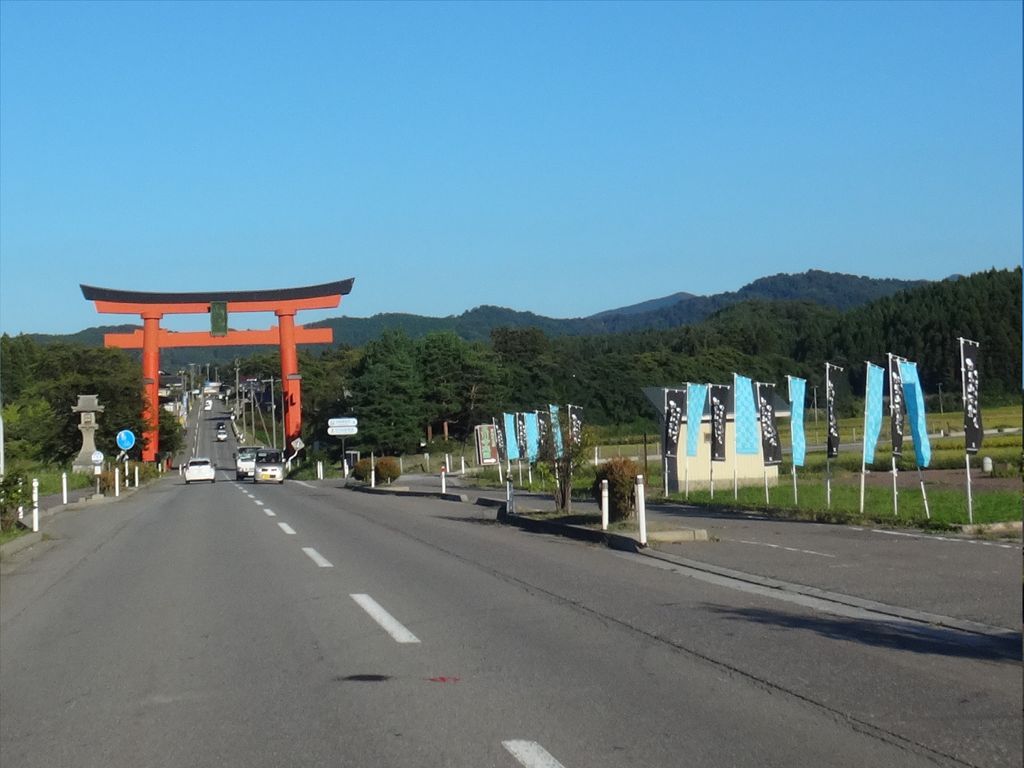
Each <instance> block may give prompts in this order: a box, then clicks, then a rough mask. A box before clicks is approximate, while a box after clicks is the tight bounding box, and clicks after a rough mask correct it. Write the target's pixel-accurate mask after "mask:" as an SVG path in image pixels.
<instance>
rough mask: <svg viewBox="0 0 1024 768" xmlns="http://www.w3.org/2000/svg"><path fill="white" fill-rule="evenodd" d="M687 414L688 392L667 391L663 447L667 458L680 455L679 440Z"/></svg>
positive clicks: (678, 390)
mask: <svg viewBox="0 0 1024 768" xmlns="http://www.w3.org/2000/svg"><path fill="white" fill-rule="evenodd" d="M685 412H686V390H685V389H666V390H665V434H664V435H663V441H662V445H663V446H665V447H664V451H663V452H664V454H665V455H666V456H678V455H679V438H680V437H681V436H682V431H683V413H685Z"/></svg>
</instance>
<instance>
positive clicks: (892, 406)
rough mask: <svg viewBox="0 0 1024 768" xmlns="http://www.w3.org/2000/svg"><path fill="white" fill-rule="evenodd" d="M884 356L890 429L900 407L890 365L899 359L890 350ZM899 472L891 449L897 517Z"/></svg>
mask: <svg viewBox="0 0 1024 768" xmlns="http://www.w3.org/2000/svg"><path fill="white" fill-rule="evenodd" d="M886 356H887V357H888V359H889V429H890V430H891V429H892V421H893V418H894V417H895V416H896V410H895V409H896V408H899V407H900V405H899V403H897V402H896V397H895V395H894V387H893V377H892V370H893V368H892V366H893V358H896V360H899V359H900V358H899V357H897V356H896V355H894V354H893V353H892V352H887V353H886ZM897 365H899V364H898V363H897ZM901 378H902V377H901ZM899 473H900V471H899V468H898V467H897V466H896V452H895V451H893V454H892V515H893V517H899V516H900V502H899V495H900V492H899V488H897V487H896V481H897V479H898V478H899Z"/></svg>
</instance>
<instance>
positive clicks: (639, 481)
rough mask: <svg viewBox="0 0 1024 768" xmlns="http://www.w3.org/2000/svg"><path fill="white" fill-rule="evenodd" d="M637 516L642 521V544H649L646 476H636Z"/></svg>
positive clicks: (642, 545) (639, 521)
mask: <svg viewBox="0 0 1024 768" xmlns="http://www.w3.org/2000/svg"><path fill="white" fill-rule="evenodd" d="M636 518H637V522H638V523H640V546H641V547H646V546H647V500H646V499H645V498H644V476H643V475H637V476H636Z"/></svg>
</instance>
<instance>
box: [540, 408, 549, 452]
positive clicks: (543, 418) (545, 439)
mask: <svg viewBox="0 0 1024 768" xmlns="http://www.w3.org/2000/svg"><path fill="white" fill-rule="evenodd" d="M537 433H538V434H539V436H540V439H539V441H538V442H539V443H540V452H541V454H544V455H547V449H548V448H550V447H551V412H550V411H549V410H548V409H547V408H543V409H541V410H539V411H537Z"/></svg>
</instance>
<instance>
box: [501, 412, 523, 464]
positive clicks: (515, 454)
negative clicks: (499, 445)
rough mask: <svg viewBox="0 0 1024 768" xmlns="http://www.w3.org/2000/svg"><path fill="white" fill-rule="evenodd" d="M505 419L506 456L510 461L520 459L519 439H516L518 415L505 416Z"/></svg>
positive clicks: (508, 414)
mask: <svg viewBox="0 0 1024 768" xmlns="http://www.w3.org/2000/svg"><path fill="white" fill-rule="evenodd" d="M503 416H504V417H505V430H504V431H505V455H506V456H507V457H508V460H509V461H515V460H516V459H518V458H519V455H520V454H519V439H518V438H517V437H516V434H517V433H516V415H515V414H514V413H506V414H503Z"/></svg>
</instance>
